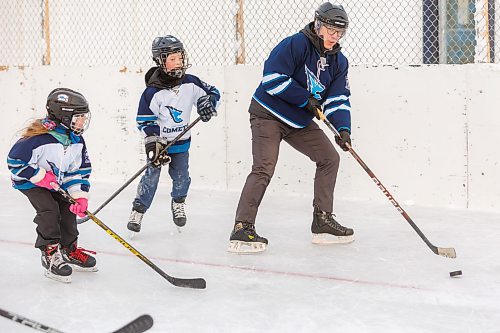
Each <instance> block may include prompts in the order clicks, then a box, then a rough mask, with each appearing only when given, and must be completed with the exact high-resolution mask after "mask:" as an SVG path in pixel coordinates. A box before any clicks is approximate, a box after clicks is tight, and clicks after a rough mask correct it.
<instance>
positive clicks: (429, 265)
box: [0, 176, 500, 333]
mask: <svg viewBox="0 0 500 333" xmlns="http://www.w3.org/2000/svg"><path fill="white" fill-rule="evenodd" d="M120 185H121V184H105V183H94V184H93V187H92V190H91V201H90V210H91V211H92V210H93V209H95V208H96V207H98V206H99V205H100V204H101V203H102V202H103V201H104V200H105V199H106V198H108V197H109V195H110V194H112V193H113V192H114V191H115V190H116V189H117V188H118V187H119V186H120ZM169 187H170V184H169V182H168V179H167V178H166V177H165V176H162V179H161V185H160V189H159V192H158V194H157V197H156V198H155V201H154V202H153V206H152V207H151V209H150V210H149V211H148V212H147V214H146V215H145V217H144V220H143V228H142V231H141V233H140V235H139V236H138V237H136V238H134V239H133V240H130V243H131V244H132V245H133V246H134V247H136V248H137V249H138V250H139V251H141V252H142V253H143V254H144V255H145V256H146V257H148V258H149V259H150V260H151V261H153V262H154V263H155V264H156V265H157V266H159V267H160V268H161V269H162V270H164V271H165V272H166V273H167V274H170V275H173V276H176V277H183V278H188V277H189V278H194V277H203V278H205V279H206V281H207V289H206V290H193V289H184V288H177V287H174V286H172V285H171V284H169V283H168V282H167V281H166V280H164V279H163V278H162V277H161V276H160V275H159V274H157V273H156V272H155V271H154V270H153V269H151V268H150V267H149V266H147V265H146V264H144V263H143V262H142V261H141V260H139V259H138V258H136V257H135V256H134V255H133V254H132V253H131V252H129V251H128V250H127V249H126V248H125V247H124V246H122V245H121V244H120V243H118V242H117V241H116V240H114V239H113V238H112V237H111V236H109V235H108V234H107V233H106V232H104V230H102V229H101V228H100V227H98V226H97V225H96V224H95V223H94V222H92V221H89V222H87V223H85V224H82V225H81V226H80V228H79V229H80V238H79V245H80V246H82V247H84V248H87V249H90V250H95V251H97V252H98V254H97V262H98V266H99V272H97V273H82V272H75V273H73V281H72V283H71V284H63V283H60V282H56V281H53V280H49V279H47V278H45V277H44V276H43V268H42V266H41V264H40V252H39V251H38V250H37V249H35V248H34V247H33V244H34V241H35V236H36V233H35V225H34V224H33V223H32V219H33V217H34V210H33V208H32V207H31V205H29V203H28V201H27V199H26V198H25V197H24V196H23V195H22V194H20V193H19V192H17V191H15V190H13V189H12V188H10V184H9V180H8V179H7V177H6V176H2V177H0V188H1V190H0V205H1V210H0V215H1V220H0V221H1V222H0V225H1V235H0V260H1V267H2V268H1V275H0V292H1V295H2V297H1V301H0V308H3V309H5V310H8V311H12V312H15V313H18V314H20V315H23V316H25V317H27V318H30V319H33V320H36V321H39V322H41V323H43V324H45V325H48V326H50V327H53V328H56V329H58V330H61V331H63V332H75V333H77V332H111V331H113V330H115V329H117V328H119V327H121V326H123V325H124V324H126V323H127V322H129V321H131V320H132V319H134V318H136V317H137V316H139V315H141V314H144V313H147V314H150V315H151V316H152V317H153V318H154V320H155V324H154V326H153V328H152V329H151V330H150V331H148V332H290V333H291V332H304V333H305V332H307V333H309V332H406V333H408V332H500V241H499V240H500V214H498V213H492V212H478V211H471V210H455V209H444V208H429V207H418V206H409V207H404V208H405V209H406V210H407V212H408V213H409V214H410V216H411V217H412V219H413V220H414V221H415V223H416V224H417V225H418V226H419V227H420V229H421V230H422V231H423V232H424V234H425V235H426V236H427V237H428V238H429V240H430V241H431V242H432V243H433V244H434V245H436V246H440V247H455V249H456V251H457V258H456V259H447V258H443V257H440V256H437V255H435V254H433V253H432V252H431V251H430V250H429V248H428V247H427V246H426V245H425V244H424V242H423V241H422V240H421V239H420V238H419V237H418V235H417V234H416V233H415V231H414V230H413V229H411V227H410V226H409V225H408V223H407V222H406V221H405V220H404V219H403V217H402V216H401V215H400V214H399V213H398V212H397V211H396V209H394V207H393V206H392V205H391V204H390V203H389V202H388V201H387V202H386V203H385V204H384V203H373V202H353V201H342V199H341V195H340V194H338V193H337V197H338V199H337V200H336V213H337V216H338V219H339V221H340V222H341V223H342V224H344V225H346V226H350V227H353V228H354V230H355V235H356V241H355V242H353V243H351V244H348V245H328V246H318V245H313V244H311V242H310V241H311V233H310V225H311V220H312V207H311V198H310V196H309V195H312V194H308V196H304V197H298V196H285V195H283V196H277V195H266V196H265V197H264V200H263V204H262V206H261V209H260V211H259V215H258V218H257V224H256V227H257V231H258V233H259V234H261V235H262V236H265V237H267V238H268V239H269V243H270V244H269V247H268V250H267V251H266V252H264V253H262V254H259V255H247V256H244V255H243V256H242V255H234V254H230V253H228V252H226V249H227V246H228V239H229V234H230V231H231V228H232V225H233V219H234V211H235V208H236V204H237V201H238V198H239V193H238V192H223V191H213V190H210V191H207V190H201V189H196V188H192V190H191V192H190V195H189V198H188V201H187V213H188V222H187V225H186V227H184V228H183V229H182V233H178V231H177V228H176V227H175V226H174V224H173V222H172V220H171V213H170V197H169ZM311 193H312V189H311ZM134 194H135V183H134V184H132V185H131V186H129V187H128V188H127V189H126V190H125V191H124V192H123V193H122V194H120V195H119V196H118V197H117V198H115V199H114V200H113V201H112V202H111V203H110V204H109V205H108V206H107V207H106V208H104V209H103V210H102V211H101V212H100V213H99V214H97V216H98V217H99V218H100V219H101V220H102V221H103V222H104V223H105V224H107V225H108V226H109V227H110V228H111V229H113V230H114V231H115V232H116V233H117V234H119V235H121V236H122V237H124V238H125V239H128V238H127V229H126V223H127V219H128V215H129V213H130V208H131V201H132V200H133V197H134ZM380 195H381V196H383V194H382V193H381V194H380ZM456 270H462V272H463V276H462V277H460V278H450V277H449V272H450V271H456ZM0 332H28V333H29V332H35V331H34V330H33V329H31V328H29V327H26V326H22V325H19V324H17V323H15V322H13V321H10V320H7V319H5V318H2V317H0Z"/></svg>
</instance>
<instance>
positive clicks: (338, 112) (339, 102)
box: [323, 53, 351, 132]
mask: <svg viewBox="0 0 500 333" xmlns="http://www.w3.org/2000/svg"><path fill="white" fill-rule="evenodd" d="M333 67H335V66H333ZM348 72H349V63H348V61H347V59H346V57H345V56H343V55H342V54H341V53H340V54H339V55H338V72H337V73H335V74H334V80H333V81H332V83H331V85H330V86H329V87H328V89H327V93H326V99H325V102H324V103H323V112H324V114H325V116H326V117H327V118H328V120H329V121H330V122H331V123H332V125H333V126H334V127H335V128H336V129H337V130H338V131H341V130H348V131H349V132H351V103H350V101H349V97H350V96H351V91H350V87H349V79H348Z"/></svg>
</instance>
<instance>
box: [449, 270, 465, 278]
mask: <svg viewBox="0 0 500 333" xmlns="http://www.w3.org/2000/svg"><path fill="white" fill-rule="evenodd" d="M459 276H462V271H454V272H450V277H459Z"/></svg>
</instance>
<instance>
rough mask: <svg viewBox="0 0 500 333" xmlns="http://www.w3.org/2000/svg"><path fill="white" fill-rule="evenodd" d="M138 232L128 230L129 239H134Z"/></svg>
mask: <svg viewBox="0 0 500 333" xmlns="http://www.w3.org/2000/svg"><path fill="white" fill-rule="evenodd" d="M137 234H138V232H136V231H132V230H129V231H128V239H130V240H132V239H134V238H135V236H136V235H137Z"/></svg>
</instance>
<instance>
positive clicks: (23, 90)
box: [0, 64, 500, 210]
mask: <svg viewBox="0 0 500 333" xmlns="http://www.w3.org/2000/svg"><path fill="white" fill-rule="evenodd" d="M499 71H500V67H499V66H497V65H486V64H485V65H478V64H475V65H461V66H420V67H392V66H385V67H364V66H359V67H352V68H351V71H350V83H351V89H352V93H353V96H352V98H351V104H352V107H353V111H352V117H353V144H354V147H355V149H356V151H357V152H358V153H359V154H360V156H361V157H362V158H363V159H364V160H365V162H366V163H367V164H368V166H369V167H370V168H371V169H372V170H373V171H374V173H375V174H376V175H377V176H378V177H379V178H380V180H381V181H382V183H383V184H384V185H385V186H386V187H387V188H388V189H389V191H390V192H391V193H392V194H393V195H394V196H395V198H396V199H397V200H398V201H399V202H400V203H401V204H402V205H403V206H405V204H406V203H408V204H411V203H413V202H414V203H416V204H420V205H432V206H451V207H469V208H473V209H494V210H499V209H500V206H499V205H498V201H499V200H498V199H499V197H500V194H499V192H500V191H499V190H498V189H497V187H496V186H495V184H498V183H499V180H500V179H499V177H500V172H499V171H500V170H499V168H500V167H499V164H498V163H499V161H500V150H499V149H496V145H497V142H499V141H500V135H499V134H498V131H497V129H498V125H500V115H499V113H498V112H497V110H496V108H495V103H496V102H495V101H496V100H497V99H498V97H497V96H495V93H496V92H498V91H500V90H499V88H500V79H499V78H498V75H497V73H498V72H499ZM144 72H145V69H140V68H128V69H120V68H112V67H78V68H68V67H57V66H50V67H44V66H39V67H24V68H17V67H12V68H9V69H7V70H3V71H0V91H2V94H1V95H0V105H1V106H2V111H3V112H2V115H3V117H5V118H4V123H6V124H9V125H8V126H7V127H6V129H4V131H2V133H1V134H0V153H1V154H2V156H4V157H5V156H6V155H7V152H8V150H9V148H10V146H11V145H12V143H13V142H14V134H15V131H16V130H18V129H20V128H21V127H22V126H23V124H26V120H27V119H28V118H30V117H35V116H36V117H38V116H42V115H43V113H44V103H45V98H46V96H47V94H48V93H49V92H50V90H52V89H53V88H55V87H58V86H67V87H70V88H73V89H76V90H79V91H81V92H82V93H83V94H84V95H85V96H86V97H87V99H88V100H89V102H90V104H91V109H92V122H91V127H90V128H89V130H88V132H87V133H86V134H85V139H86V141H87V144H88V146H89V151H90V154H91V156H90V157H91V159H92V163H93V170H94V171H93V176H92V178H93V179H95V180H97V181H100V182H103V181H110V182H112V181H114V182H121V181H125V180H126V179H128V178H129V177H130V176H131V175H133V174H134V173H135V172H136V171H137V170H139V168H140V167H141V166H142V165H143V164H144V156H143V154H141V151H142V149H143V148H142V142H141V135H140V134H139V133H138V131H137V130H136V128H135V114H136V109H137V105H138V100H139V96H140V94H141V92H142V90H143V89H144ZM190 73H193V74H196V75H198V76H200V78H202V79H203V80H205V81H207V82H208V83H211V84H214V85H216V86H217V87H218V88H219V90H220V91H221V92H222V93H223V101H222V104H221V107H220V110H219V115H218V117H217V118H215V119H214V120H213V121H211V122H209V123H200V124H198V125H196V126H195V127H194V128H193V132H192V136H193V143H192V149H191V176H192V178H193V183H192V186H193V187H196V188H213V189H230V190H239V189H241V187H242V185H243V183H244V181H245V179H246V176H247V174H248V172H249V171H250V166H251V141H250V128H249V123H248V113H247V109H248V104H249V101H250V97H251V95H252V94H253V92H254V90H255V87H256V85H257V84H258V82H259V80H260V77H261V67H259V66H227V67H211V68H199V67H194V68H192V69H191V70H190ZM495 98H496V99H495ZM7 117H8V118H7ZM193 117H194V116H193ZM325 130H326V131H328V129H326V128H325ZM332 139H333V136H332ZM341 156H342V162H341V170H340V176H339V178H338V186H337V190H336V196H337V197H339V198H345V199H360V200H374V201H376V202H383V201H386V198H385V197H384V196H383V194H382V193H381V191H380V190H379V189H378V188H377V187H376V186H375V185H374V184H373V183H372V181H371V180H370V179H369V177H368V176H367V175H366V173H365V172H364V171H363V170H362V169H361V167H360V166H359V165H358V164H357V162H355V161H354V160H353V159H352V158H351V157H350V156H349V155H348V154H346V153H341ZM1 173H3V174H7V173H8V171H7V169H6V167H4V168H3V169H2V170H1ZM313 175H314V165H313V164H312V162H310V161H309V160H308V159H307V158H306V157H303V156H302V155H300V154H299V153H297V152H295V151H294V150H292V149H291V148H290V147H288V146H287V145H286V143H284V144H283V145H282V149H281V154H280V159H279V162H278V166H277V169H276V173H275V176H274V178H273V180H272V182H271V184H270V186H269V191H270V193H278V194H279V193H287V194H294V193H295V194H297V195H303V196H304V197H306V198H307V200H312V186H313Z"/></svg>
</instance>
